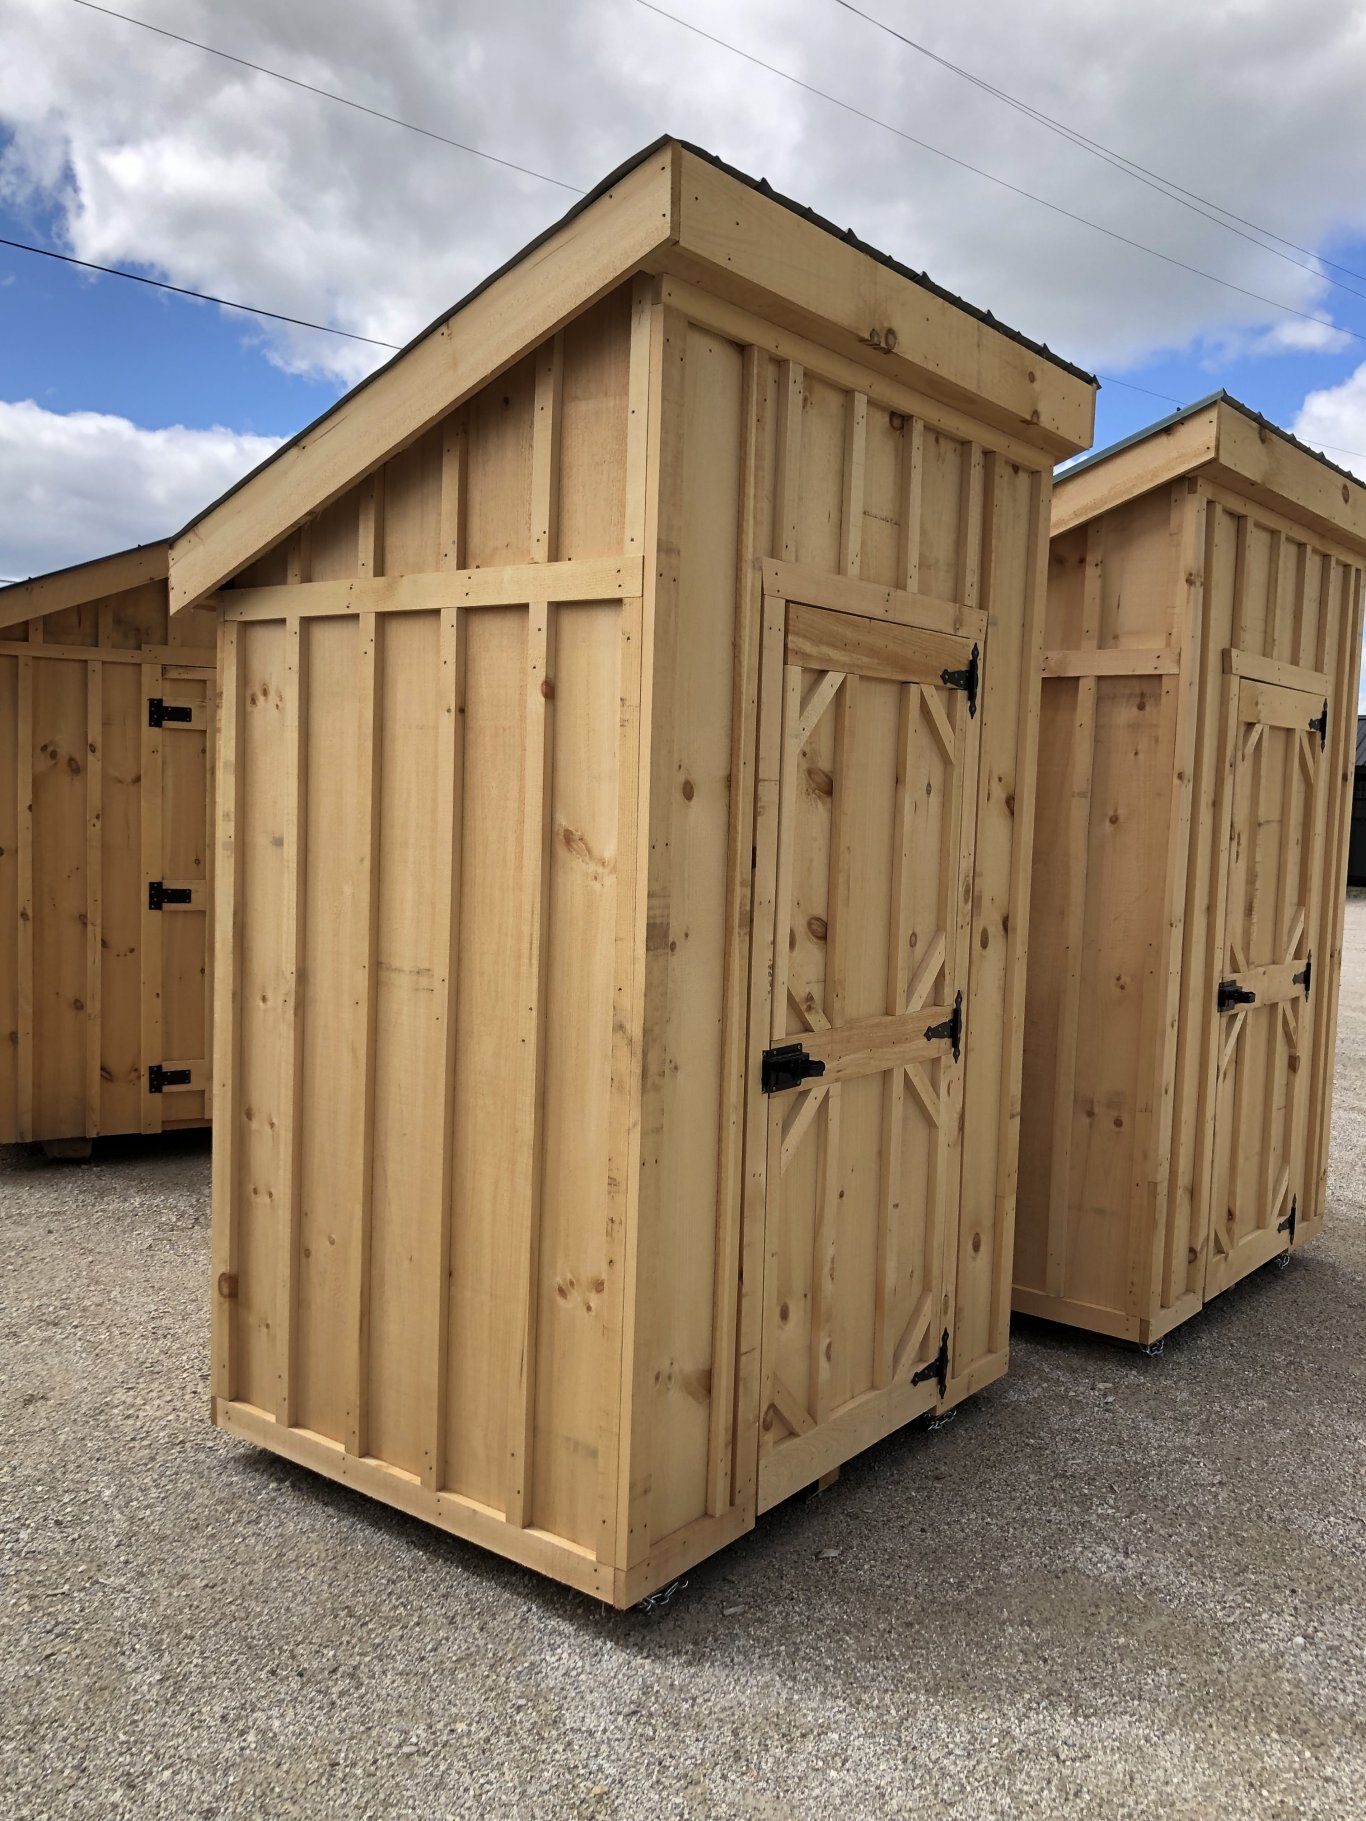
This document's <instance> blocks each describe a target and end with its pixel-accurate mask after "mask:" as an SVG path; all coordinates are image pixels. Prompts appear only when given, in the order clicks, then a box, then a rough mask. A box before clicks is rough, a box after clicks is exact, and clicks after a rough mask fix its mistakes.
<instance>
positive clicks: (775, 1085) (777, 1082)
mask: <svg viewBox="0 0 1366 1821" xmlns="http://www.w3.org/2000/svg"><path fill="white" fill-rule="evenodd" d="M824 1073H825V1064H824V1063H823V1062H821V1061H820V1060H818V1058H817V1057H815V1056H808V1055H807V1053H806V1050H805V1049H804V1047H803V1046H802V1045H801V1044H800V1043H780V1044H778V1045H776V1047H775V1048H773V1049H771V1050H765V1051H764V1054H763V1062H762V1065H761V1069H760V1076H759V1082H760V1086H761V1087H762V1088H763V1090H764V1092H765V1093H766V1094H783V1093H786V1091H787V1089H788V1088H795V1087H800V1086H801V1084H802V1082H804V1081H807V1080H809V1079H810V1078H811V1077H812V1076H814V1075H823V1074H824Z"/></svg>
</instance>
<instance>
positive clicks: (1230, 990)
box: [1217, 980, 1257, 1012]
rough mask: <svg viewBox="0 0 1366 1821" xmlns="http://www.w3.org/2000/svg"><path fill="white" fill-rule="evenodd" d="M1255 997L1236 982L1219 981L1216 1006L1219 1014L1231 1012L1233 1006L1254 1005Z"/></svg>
mask: <svg viewBox="0 0 1366 1821" xmlns="http://www.w3.org/2000/svg"><path fill="white" fill-rule="evenodd" d="M1256 1003H1257V995H1256V994H1255V993H1254V992H1252V991H1251V990H1250V989H1249V988H1247V987H1245V986H1239V984H1238V982H1237V981H1236V980H1221V981H1220V982H1219V996H1218V1000H1217V1004H1218V1007H1219V1010H1220V1011H1221V1012H1231V1011H1232V1010H1233V1008H1234V1006H1235V1005H1255V1004H1256Z"/></svg>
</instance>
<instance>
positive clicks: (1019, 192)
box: [636, 0, 1366, 342]
mask: <svg viewBox="0 0 1366 1821" xmlns="http://www.w3.org/2000/svg"><path fill="white" fill-rule="evenodd" d="M636 5H637V6H643V7H644V8H645V10H646V11H647V12H651V13H657V14H658V15H659V17H660V18H661V19H667V20H669V21H670V23H671V24H673V25H681V26H682V27H683V29H684V30H685V31H689V32H695V33H696V35H697V36H698V37H699V38H705V39H706V40H707V41H708V43H710V44H715V45H718V46H719V47H720V48H721V49H722V50H723V51H730V52H731V54H732V55H733V56H736V57H742V58H743V59H744V60H745V62H746V63H752V64H754V65H755V66H756V67H757V68H759V69H761V70H767V71H768V73H769V74H770V75H772V76H780V77H781V78H782V80H783V81H784V82H790V83H792V84H793V86H794V87H796V88H799V89H804V90H805V92H806V93H807V94H808V95H816V96H818V97H819V98H820V100H822V101H828V102H829V103H830V104H831V105H832V106H833V107H837V108H842V109H843V110H844V112H845V113H846V114H853V115H856V116H857V118H858V119H860V120H866V121H868V122H869V124H870V125H872V126H876V127H881V128H882V129H883V131H884V132H887V133H894V134H895V135H896V137H897V138H898V139H904V140H905V141H906V142H907V144H908V145H914V146H919V148H920V149H921V150H922V151H925V152H932V153H933V154H934V156H935V157H936V158H943V159H946V160H947V161H948V163H950V164H954V165H957V166H958V167H959V169H960V170H964V171H971V172H972V173H973V175H974V176H975V177H985V178H986V180H987V182H988V183H994V184H997V185H999V186H1000V188H1001V189H1003V190H1009V191H1010V192H1011V194H1012V195H1014V196H1023V197H1024V198H1025V200H1026V201H1027V202H1033V203H1037V204H1038V206H1039V207H1040V208H1041V209H1048V210H1050V211H1051V212H1052V213H1053V214H1054V215H1062V216H1064V217H1065V218H1066V219H1067V220H1068V221H1075V222H1078V223H1079V224H1080V225H1081V226H1082V227H1084V228H1091V229H1093V230H1094V232H1095V233H1097V234H1104V235H1105V236H1106V238H1107V239H1109V240H1117V241H1118V242H1119V243H1120V244H1121V245H1122V246H1126V247H1133V248H1134V249H1135V250H1136V251H1137V252H1139V253H1147V254H1148V255H1149V256H1150V257H1151V258H1153V259H1160V260H1162V261H1163V263H1164V264H1166V265H1169V266H1176V267H1177V268H1178V269H1179V270H1180V271H1182V272H1190V273H1192V274H1193V275H1194V276H1195V277H1196V278H1204V279H1207V280H1208V281H1209V283H1210V284H1215V285H1222V286H1223V288H1224V290H1226V291H1235V292H1237V294H1238V295H1239V296H1240V297H1249V298H1251V299H1252V301H1253V302H1254V303H1260V304H1265V305H1266V306H1267V307H1268V308H1269V309H1272V310H1282V311H1284V312H1285V314H1286V315H1287V316H1298V317H1299V318H1300V319H1301V321H1303V322H1312V323H1316V324H1317V325H1318V326H1319V327H1320V328H1332V329H1336V330H1337V332H1338V333H1339V334H1342V335H1349V336H1350V337H1351V338H1352V340H1353V341H1361V342H1366V334H1363V333H1362V332H1361V331H1360V330H1358V329H1349V328H1346V327H1344V326H1343V325H1341V324H1338V323H1329V322H1326V321H1325V319H1324V318H1323V317H1322V316H1315V315H1313V314H1312V313H1311V312H1310V311H1308V310H1299V309H1296V307H1295V305H1294V304H1288V303H1282V302H1281V300H1280V299H1279V298H1277V297H1264V296H1263V295H1262V293H1261V292H1260V291H1250V290H1249V289H1248V288H1247V286H1246V285H1240V284H1235V283H1234V282H1233V280H1232V279H1230V278H1220V277H1218V276H1217V275H1216V274H1215V273H1213V272H1206V271H1205V270H1204V268H1203V267H1201V266H1193V265H1191V264H1190V263H1189V262H1188V261H1187V260H1184V259H1178V258H1176V256H1175V255H1174V254H1172V253H1160V252H1159V251H1158V250H1157V248H1156V247H1150V246H1145V245H1144V243H1143V242H1142V241H1141V240H1134V239H1132V238H1131V237H1130V236H1129V235H1128V234H1121V233H1120V232H1119V230H1118V229H1117V228H1107V227H1103V226H1102V225H1101V223H1100V222H1098V221H1092V220H1090V218H1089V217H1088V216H1085V215H1078V214H1077V213H1076V211H1075V210H1074V209H1067V208H1064V207H1063V206H1062V204H1061V203H1059V202H1049V201H1048V200H1047V199H1046V198H1045V197H1043V196H1036V195H1035V194H1034V192H1033V191H1032V190H1026V189H1022V188H1021V187H1020V185H1019V184H1017V183H1011V182H1010V181H1009V179H1008V178H1005V177H998V176H997V175H996V173H995V172H994V171H987V170H983V169H982V167H981V166H980V165H976V164H970V163H969V162H968V160H967V159H966V158H959V157H957V156H956V155H955V154H954V153H953V152H946V151H944V149H943V148H942V147H941V146H937V145H931V144H930V142H929V140H927V139H917V138H916V136H915V134H914V133H907V132H905V131H904V130H903V129H902V128H901V127H899V126H893V125H892V124H891V122H890V121H887V120H880V119H879V118H878V117H877V115H876V114H869V113H867V112H866V111H865V110H864V109H863V108H861V107H855V106H854V104H853V102H851V101H841V100H840V98H839V97H838V96H837V95H830V94H827V93H826V91H825V90H824V89H818V88H816V87H815V85H814V84H813V83H810V82H804V81H803V80H802V78H801V77H800V76H794V75H792V74H791V73H790V71H788V70H782V69H779V68H778V67H777V65H776V64H773V63H765V61H764V60H763V58H762V57H756V56H754V55H753V54H752V53H751V52H750V51H742V50H741V49H740V47H739V46H738V45H735V44H730V43H728V42H727V41H726V39H724V38H718V37H716V36H714V35H713V33H711V32H707V31H703V29H702V27H701V26H700V25H694V24H693V23H692V22H691V21H690V20H688V19H680V18H679V17H678V16H677V15H676V14H675V13H669V12H665V10H664V8H663V7H662V6H656V5H654V3H653V0H636Z"/></svg>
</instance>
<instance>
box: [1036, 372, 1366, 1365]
mask: <svg viewBox="0 0 1366 1821" xmlns="http://www.w3.org/2000/svg"><path fill="white" fill-rule="evenodd" d="M1363 559H1366V488H1363V487H1362V485H1361V484H1360V483H1359V482H1358V481H1357V480H1355V479H1354V478H1353V477H1352V476H1351V475H1349V474H1345V473H1344V472H1342V471H1341V470H1340V469H1337V468H1335V467H1333V466H1332V465H1331V464H1330V463H1328V462H1327V461H1325V460H1324V459H1323V458H1322V457H1321V456H1318V455H1316V454H1314V453H1313V452H1312V451H1311V450H1308V449H1306V448H1304V447H1303V446H1302V445H1301V444H1299V443H1297V442H1295V441H1294V439H1293V438H1291V437H1289V436H1287V435H1286V434H1285V432H1284V431H1281V430H1278V429H1277V428H1276V427H1275V426H1274V425H1273V424H1269V423H1267V422H1266V421H1265V420H1264V419H1262V418H1260V417H1258V416H1257V415H1256V414H1255V413H1254V412H1251V411H1249V410H1247V409H1246V408H1245V407H1244V406H1242V405H1239V404H1237V403H1236V402H1235V401H1234V400H1233V399H1231V398H1228V397H1227V396H1226V395H1225V394H1223V393H1220V394H1218V395H1216V396H1215V397H1213V398H1209V399H1205V400H1203V401H1202V402H1201V403H1199V404H1196V405H1192V406H1190V407H1189V408H1188V409H1186V410H1184V411H1181V412H1178V413H1177V414H1176V415H1175V416H1174V417H1170V418H1167V419H1166V420H1164V421H1163V422H1162V423H1159V424H1155V425H1154V426H1153V427H1152V429H1151V430H1148V431H1146V432H1144V433H1143V435H1141V436H1138V437H1135V438H1132V439H1131V440H1130V441H1129V442H1127V443H1121V444H1119V445H1117V446H1116V447H1115V448H1113V449H1108V450H1105V451H1103V452H1101V453H1100V454H1098V455H1096V456H1092V457H1090V458H1088V459H1087V460H1086V461H1084V462H1081V463H1078V464H1077V466H1076V467H1075V468H1073V469H1072V470H1071V471H1070V472H1069V473H1067V474H1066V475H1064V476H1062V477H1061V478H1060V480H1059V481H1058V484H1057V487H1056V490H1055V493H1054V501H1053V544H1052V558H1051V564H1050V569H1049V589H1048V630H1047V636H1046V641H1045V642H1046V650H1045V652H1044V659H1043V676H1044V683H1043V723H1042V732H1041V736H1040V760H1039V766H1040V777H1039V814H1038V817H1037V820H1036V825H1035V835H1034V892H1033V902H1032V909H1031V921H1030V932H1029V982H1028V990H1027V1011H1026V1027H1025V1028H1026V1036H1025V1100H1024V1125H1023V1136H1022V1141H1021V1165H1020V1169H1021V1187H1020V1206H1019V1217H1018V1224H1017V1231H1016V1248H1015V1307H1016V1308H1017V1309H1021V1310H1026V1311H1028V1312H1029V1313H1031V1314H1036V1315H1045V1316H1049V1317H1051V1318H1052V1319H1054V1320H1057V1321H1066V1322H1075V1323H1077V1324H1079V1325H1080V1326H1082V1327H1088V1328H1095V1329H1098V1330H1100V1331H1101V1332H1103V1333H1107V1334H1114V1335H1118V1336H1123V1337H1127V1338H1129V1339H1132V1340H1136V1341H1141V1342H1144V1343H1148V1342H1152V1341H1154V1340H1156V1339H1158V1338H1159V1337H1160V1336H1161V1335H1163V1334H1164V1333H1166V1332H1167V1330H1168V1329H1170V1328H1172V1327H1174V1326H1175V1325H1176V1324H1177V1323H1178V1322H1181V1321H1184V1320H1185V1319H1186V1318H1187V1317H1188V1316H1190V1315H1191V1314H1193V1313H1194V1312H1195V1310H1197V1309H1199V1308H1200V1307H1201V1305H1202V1304H1203V1303H1205V1302H1207V1301H1208V1300H1209V1298H1210V1297H1212V1296H1214V1295H1216V1294H1217V1293H1218V1292H1219V1291H1221V1290H1224V1289H1227V1288H1228V1286H1229V1285H1230V1284H1232V1283H1235V1282H1236V1281H1237V1280H1238V1279H1239V1278H1241V1277H1243V1276H1245V1275H1246V1273H1247V1272H1249V1271H1252V1270H1255V1269H1256V1268H1257V1266H1258V1265H1261V1264H1265V1263H1266V1261H1267V1260H1268V1259H1270V1258H1272V1257H1274V1256H1276V1255H1277V1254H1278V1253H1281V1252H1284V1251H1285V1250H1286V1249H1287V1248H1288V1247H1290V1246H1291V1245H1300V1244H1302V1243H1303V1241H1304V1240H1306V1239H1308V1238H1309V1237H1310V1236H1311V1235H1312V1234H1314V1233H1316V1232H1317V1231H1318V1229H1319V1227H1320V1226H1321V1225H1322V1222H1323V1212H1324V1202H1325V1198H1326V1193H1327V1175H1328V1127H1329V1115H1330V1110H1331V1105H1332V1091H1333V1049H1334V1040H1335V1035H1336V1029H1337V1001H1338V982H1339V972H1340V963H1341V949H1342V927H1343V910H1344V902H1345V869H1346V864H1347V837H1348V826H1349V820H1350V814H1351V803H1352V768H1353V760H1354V755H1355V744H1356V742H1355V733H1356V701H1357V676H1358V670H1359V667H1360V661H1361V631H1362V626H1361V615H1362V564H1363Z"/></svg>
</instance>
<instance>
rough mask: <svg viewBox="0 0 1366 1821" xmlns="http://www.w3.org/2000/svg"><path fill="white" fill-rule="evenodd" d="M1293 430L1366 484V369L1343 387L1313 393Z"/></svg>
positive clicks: (1300, 411) (1365, 367)
mask: <svg viewBox="0 0 1366 1821" xmlns="http://www.w3.org/2000/svg"><path fill="white" fill-rule="evenodd" d="M1290 428H1291V430H1292V431H1293V432H1294V434H1295V435H1296V436H1298V437H1299V439H1300V441H1301V442H1305V443H1309V444H1310V445H1311V446H1312V447H1313V448H1315V449H1322V450H1323V452H1324V453H1325V454H1326V455H1327V456H1328V458H1329V460H1330V461H1335V462H1336V463H1337V465H1338V466H1339V468H1350V469H1351V471H1352V472H1353V474H1358V475H1360V476H1361V478H1362V479H1363V480H1366V366H1360V367H1358V368H1357V370H1356V371H1355V373H1353V374H1352V375H1351V376H1350V377H1349V378H1347V379H1345V380H1343V382H1342V384H1341V385H1340V386H1326V387H1325V388H1324V389H1323V390H1322V391H1319V392H1311V393H1310V394H1309V396H1308V397H1307V398H1306V399H1305V401H1304V403H1303V404H1302V405H1301V406H1300V410H1299V415H1298V416H1297V417H1296V419H1295V421H1294V423H1293V424H1291V426H1290ZM1352 451H1356V452H1357V453H1351V452H1352Z"/></svg>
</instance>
